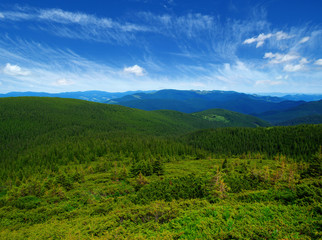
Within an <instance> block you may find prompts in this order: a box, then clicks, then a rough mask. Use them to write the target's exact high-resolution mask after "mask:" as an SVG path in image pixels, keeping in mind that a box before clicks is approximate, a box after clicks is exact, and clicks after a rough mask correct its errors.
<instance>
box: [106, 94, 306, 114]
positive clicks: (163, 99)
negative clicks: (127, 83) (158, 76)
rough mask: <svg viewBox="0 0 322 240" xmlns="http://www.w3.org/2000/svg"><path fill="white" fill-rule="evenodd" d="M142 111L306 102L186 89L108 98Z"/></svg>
mask: <svg viewBox="0 0 322 240" xmlns="http://www.w3.org/2000/svg"><path fill="white" fill-rule="evenodd" d="M107 103H109V104H119V105H123V106H127V107H132V108H139V109H143V110H159V109H168V110H176V111H180V112H185V113H193V112H199V111H203V110H207V109H212V108H221V109H227V110H230V111H235V112H240V113H244V114H258V113H262V112H267V111H276V110H285V109H289V108H293V107H296V106H298V105H300V104H302V103H304V102H303V101H285V99H282V98H278V97H270V96H259V95H252V94H245V93H238V92H233V91H193V90H191V91H187V90H161V91H157V92H151V93H136V94H132V95H127V96H124V97H121V98H117V99H112V100H110V101H107Z"/></svg>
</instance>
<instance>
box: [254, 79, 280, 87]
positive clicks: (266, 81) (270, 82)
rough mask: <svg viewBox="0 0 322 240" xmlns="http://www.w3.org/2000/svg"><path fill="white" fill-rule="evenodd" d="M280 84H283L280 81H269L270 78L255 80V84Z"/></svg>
mask: <svg viewBox="0 0 322 240" xmlns="http://www.w3.org/2000/svg"><path fill="white" fill-rule="evenodd" d="M281 84H283V82H282V81H271V80H259V81H256V82H255V85H269V86H275V85H281Z"/></svg>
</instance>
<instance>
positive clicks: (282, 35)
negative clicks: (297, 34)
mask: <svg viewBox="0 0 322 240" xmlns="http://www.w3.org/2000/svg"><path fill="white" fill-rule="evenodd" d="M275 36H276V39H277V40H283V39H289V38H292V37H294V36H292V35H288V34H287V33H285V32H283V31H279V32H277V33H275Z"/></svg>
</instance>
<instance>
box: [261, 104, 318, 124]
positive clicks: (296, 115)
mask: <svg viewBox="0 0 322 240" xmlns="http://www.w3.org/2000/svg"><path fill="white" fill-rule="evenodd" d="M257 116H258V117H260V118H261V119H264V120H266V121H268V122H270V123H272V124H275V125H296V124H302V123H314V124H317V123H322V121H321V120H322V100H320V101H314V102H308V103H303V104H301V105H299V106H297V107H294V108H291V109H288V110H283V111H270V112H265V113H262V114H258V115H257Z"/></svg>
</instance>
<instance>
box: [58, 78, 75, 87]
mask: <svg viewBox="0 0 322 240" xmlns="http://www.w3.org/2000/svg"><path fill="white" fill-rule="evenodd" d="M73 84H75V82H74V81H72V80H67V79H66V78H61V79H58V80H57V81H56V82H54V85H55V86H69V85H73Z"/></svg>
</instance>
